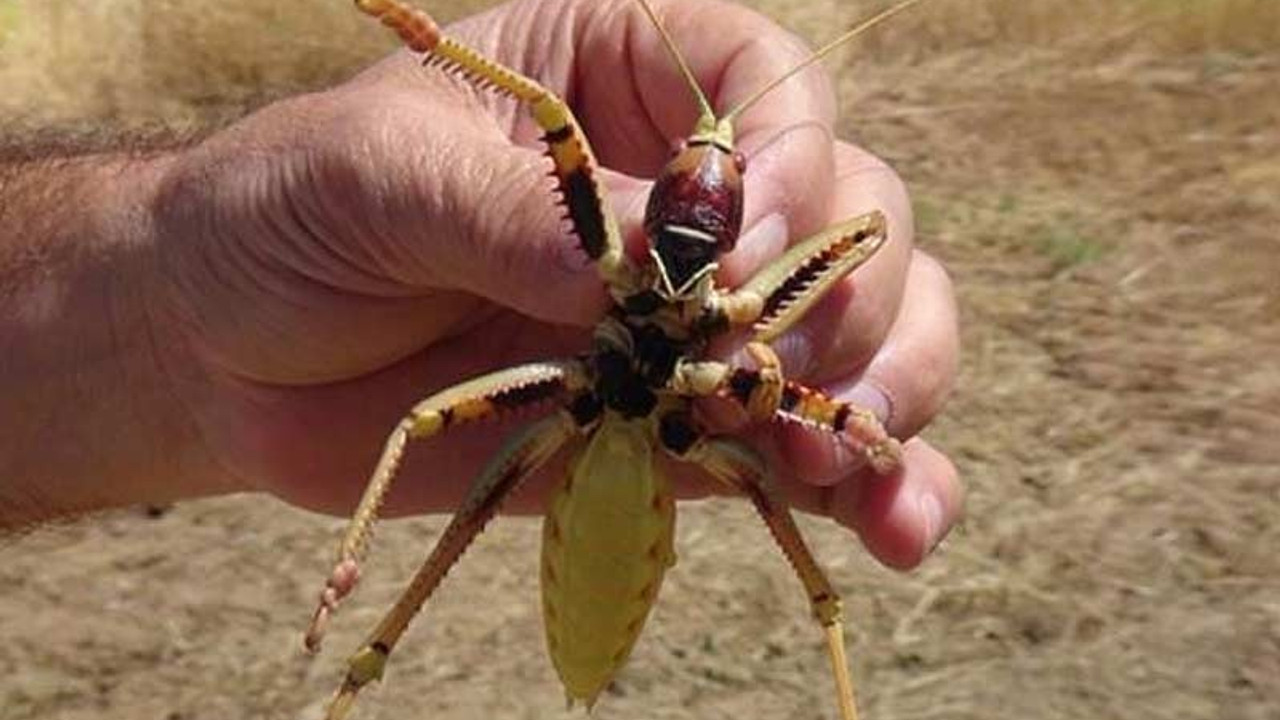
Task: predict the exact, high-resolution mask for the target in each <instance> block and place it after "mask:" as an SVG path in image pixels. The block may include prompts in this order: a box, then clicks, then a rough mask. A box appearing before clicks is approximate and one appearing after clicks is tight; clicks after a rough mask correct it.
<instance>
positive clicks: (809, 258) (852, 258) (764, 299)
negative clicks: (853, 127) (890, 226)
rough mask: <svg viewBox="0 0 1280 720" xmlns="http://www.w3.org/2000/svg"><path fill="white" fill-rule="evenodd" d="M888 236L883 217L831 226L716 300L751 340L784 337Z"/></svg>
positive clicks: (869, 216)
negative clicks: (750, 328)
mask: <svg viewBox="0 0 1280 720" xmlns="http://www.w3.org/2000/svg"><path fill="white" fill-rule="evenodd" d="M887 237H888V233H887V230H886V225H885V219H884V215H883V214H881V213H880V212H871V213H868V214H866V215H861V216H859V217H856V218H852V219H850V220H846V221H844V222H841V223H838V224H836V225H832V226H831V227H829V228H827V229H826V230H823V231H822V232H820V233H818V234H817V235H814V236H813V237H811V238H808V239H806V240H804V241H802V242H800V243H798V244H797V245H795V246H794V247H792V248H791V249H790V250H788V251H787V252H786V253H785V254H783V256H782V257H780V258H778V259H777V260H775V261H774V262H772V263H770V264H769V265H768V266H766V267H765V268H764V269H762V270H761V271H760V272H758V273H756V275H755V277H753V278H751V280H749V281H747V283H746V284H744V285H742V286H741V287H740V288H738V289H737V290H735V291H734V292H732V293H730V294H728V295H726V296H724V297H722V298H721V299H720V304H721V305H720V307H721V309H722V310H723V312H724V313H725V315H726V316H727V317H728V320H729V323H730V324H731V325H735V326H742V325H753V324H754V325H755V331H756V334H755V338H754V339H755V340H756V341H758V342H769V341H771V340H773V339H774V338H776V337H778V336H779V335H781V334H782V333H784V332H786V330H787V329H788V328H790V327H791V326H793V325H795V323H796V322H797V321H798V320H799V319H800V318H802V317H804V315H805V313H807V312H808V311H809V308H811V307H813V305H814V303H816V302H818V300H820V299H822V297H823V296H824V295H826V294H827V293H828V292H830V291H831V289H832V288H834V287H835V286H836V283H838V282H839V281H840V280H841V279H842V278H844V277H845V276H847V275H848V274H849V273H851V272H853V271H854V270H855V269H856V268H857V267H858V266H859V265H861V264H862V263H864V262H866V261H867V260H868V259H869V258H870V257H871V256H872V255H874V254H875V252H876V251H877V250H879V249H880V248H881V247H882V246H883V245H884V243H885V240H886V239H887Z"/></svg>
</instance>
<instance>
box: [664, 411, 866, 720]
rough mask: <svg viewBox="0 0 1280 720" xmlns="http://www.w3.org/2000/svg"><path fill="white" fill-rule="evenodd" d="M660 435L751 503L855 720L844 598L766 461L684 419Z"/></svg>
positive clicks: (843, 705) (847, 715)
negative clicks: (793, 579) (790, 575)
mask: <svg viewBox="0 0 1280 720" xmlns="http://www.w3.org/2000/svg"><path fill="white" fill-rule="evenodd" d="M681 426H683V427H681ZM662 430H663V438H662V439H663V445H664V447H665V448H666V449H667V450H668V452H671V453H672V454H673V455H675V456H676V457H679V458H680V459H682V460H684V461H686V462H690V463H694V464H696V465H698V466H700V467H702V468H703V469H704V470H706V471H707V474H709V475H711V476H712V477H713V478H715V479H716V480H718V481H720V482H722V483H724V484H725V485H727V486H729V487H730V488H732V489H733V490H734V491H736V492H738V493H740V494H742V495H745V496H746V497H748V498H749V499H750V500H751V503H752V504H753V505H754V506H755V508H756V511H757V512H758V513H759V514H760V517H761V519H763V520H764V522H765V525H766V526H768V528H769V532H770V533H771V534H772V535H773V538H774V540H775V541H777V543H778V546H779V547H780V548H781V549H782V553H783V554H784V555H785V556H786V557H787V561H788V562H790V563H791V567H792V569H794V570H795V573H796V576H797V577H798V578H799V579H800V582H801V584H803V585H804V589H805V592H806V593H807V594H808V596H809V604H810V607H812V609H813V617H814V619H815V620H817V621H818V624H819V625H821V626H822V630H823V634H824V635H825V637H826V641H827V655H828V657H829V659H830V660H831V672H832V674H833V675H834V677H835V684H836V697H837V700H838V702H839V704H840V717H841V720H857V717H858V713H857V704H856V703H855V702H854V691H853V680H852V679H851V678H850V677H849V663H848V658H847V657H846V654H845V648H844V626H843V621H842V619H841V608H840V598H839V596H838V595H837V594H836V591H835V588H834V587H833V586H832V585H831V581H830V580H829V579H828V578H827V575H826V573H825V572H823V570H822V568H821V567H820V566H819V565H818V563H817V561H816V560H814V557H813V553H812V552H810V551H809V547H808V545H806V544H805V541H804V537H803V536H802V535H801V534H800V528H798V527H797V526H796V523H795V519H794V518H792V516H791V509H790V507H789V506H788V505H787V502H786V500H784V499H783V498H782V496H781V495H780V494H779V492H778V491H777V489H776V488H775V487H774V485H773V482H772V480H771V479H770V477H769V474H768V470H767V469H766V466H765V463H764V461H763V460H762V459H761V458H760V456H759V455H757V454H756V453H755V451H753V450H752V449H751V448H749V447H747V446H746V445H743V444H742V443H740V442H738V441H736V440H731V439H727V438H703V437H698V434H697V430H696V429H694V427H693V425H692V423H690V422H689V421H688V420H687V418H686V417H685V416H681V415H668V416H665V417H664V418H663V420H662ZM673 441H674V442H673Z"/></svg>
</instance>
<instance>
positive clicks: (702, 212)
mask: <svg viewBox="0 0 1280 720" xmlns="http://www.w3.org/2000/svg"><path fill="white" fill-rule="evenodd" d="M644 229H645V236H646V237H647V238H648V241H649V248H650V250H651V251H652V254H653V255H655V256H656V260H657V261H658V262H660V263H661V264H662V269H663V271H664V272H665V275H666V278H667V280H668V281H669V283H670V287H669V288H668V290H669V291H672V292H675V293H683V292H684V291H686V290H687V289H688V286H689V285H690V284H691V283H692V282H693V281H695V280H696V279H698V278H699V277H701V276H702V275H703V274H705V273H706V272H707V270H708V269H709V268H710V266H712V265H713V264H714V263H715V262H716V260H717V258H719V256H720V255H721V254H723V253H727V252H729V251H730V250H733V246H734V244H735V243H736V242H737V241H738V234H739V233H740V232H741V231H742V158H741V156H740V155H737V154H735V153H733V152H728V151H726V150H725V149H723V148H721V147H719V146H718V145H716V144H714V143H711V142H692V143H689V144H688V145H686V146H684V147H683V148H682V149H680V150H679V152H677V154H676V155H675V157H673V158H672V159H671V161H670V162H668V163H667V165H666V167H664V168H663V169H662V172H661V174H659V175H658V179H657V181H656V182H655V183H654V186H653V191H652V192H651V193H650V194H649V204H648V207H646V209H645V216H644Z"/></svg>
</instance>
